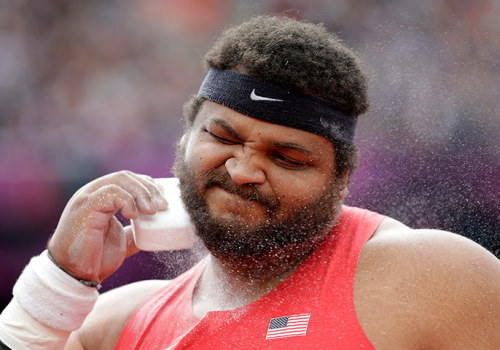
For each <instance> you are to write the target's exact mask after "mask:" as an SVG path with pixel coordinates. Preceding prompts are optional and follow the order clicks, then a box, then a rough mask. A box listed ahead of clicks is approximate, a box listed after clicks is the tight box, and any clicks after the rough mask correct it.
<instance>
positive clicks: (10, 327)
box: [0, 252, 98, 350]
mask: <svg viewBox="0 0 500 350" xmlns="http://www.w3.org/2000/svg"><path fill="white" fill-rule="evenodd" d="M13 294H14V298H13V299H12V301H11V302H10V303H9V305H8V306H7V307H6V308H5V310H4V311H3V312H2V314H1V315H0V340H1V341H2V342H3V343H4V344H5V345H6V346H8V347H10V348H11V349H13V350H18V349H28V348H29V349H36V350H39V349H62V348H63V347H64V344H65V343H66V341H67V339H68V337H69V335H70V334H71V332H72V331H74V330H76V329H78V328H79V327H80V326H81V324H82V323H83V321H84V320H85V317H86V316H87V314H88V313H89V312H90V311H91V310H92V308H93V306H94V304H95V301H96V300H97V296H98V294H97V291H96V289H95V288H90V287H87V286H85V285H83V284H82V283H80V282H79V281H78V280H76V279H74V278H73V277H71V276H69V275H68V274H67V273H65V272H64V271H62V270H60V269H59V268H58V267H57V266H56V265H55V264H54V263H53V262H52V261H50V259H49V258H48V256H47V253H46V252H44V253H43V254H42V255H40V256H38V257H35V258H33V259H32V260H31V262H30V263H29V264H28V266H27V267H26V268H25V270H24V271H23V273H22V274H21V276H20V277H19V279H18V281H17V282H16V285H15V286H14V293H13Z"/></svg>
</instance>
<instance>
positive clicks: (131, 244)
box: [124, 226, 140, 257]
mask: <svg viewBox="0 0 500 350" xmlns="http://www.w3.org/2000/svg"><path fill="white" fill-rule="evenodd" d="M124 233H125V237H126V239H127V257H129V256H131V255H134V254H135V253H137V252H139V250H140V249H139V248H137V246H136V245H135V241H134V232H133V230H132V226H127V227H125V228H124Z"/></svg>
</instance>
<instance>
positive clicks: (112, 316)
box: [65, 280, 168, 350]
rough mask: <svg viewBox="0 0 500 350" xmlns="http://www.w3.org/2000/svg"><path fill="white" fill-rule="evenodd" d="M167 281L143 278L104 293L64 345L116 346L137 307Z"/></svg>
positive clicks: (75, 349) (76, 348) (88, 349)
mask: <svg viewBox="0 0 500 350" xmlns="http://www.w3.org/2000/svg"><path fill="white" fill-rule="evenodd" d="M167 283H168V281H159V280H152V281H141V282H136V283H133V284H129V285H126V286H123V287H120V288H117V289H114V290H111V291H109V292H107V293H104V294H102V295H101V296H100V297H99V300H98V301H97V303H96V306H95V307H94V310H93V311H92V312H91V313H90V314H89V316H88V317H87V318H86V320H85V322H84V323H83V325H82V327H81V328H80V329H79V330H78V331H75V332H73V333H72V334H71V336H70V338H69V340H68V343H67V344H66V347H65V349H67V350H99V349H102V350H105V349H106V350H107V349H114V348H115V346H116V343H117V341H118V338H119V337H120V334H121V332H122V330H123V328H124V327H125V324H126V323H127V321H128V319H129V318H130V316H131V315H132V314H133V313H134V311H135V310H136V309H137V308H138V307H139V306H140V305H141V304H142V303H143V302H144V301H146V299H148V298H149V297H150V296H151V295H153V294H154V293H155V292H156V291H158V290H159V289H161V288H162V287H164V286H165V285H166V284H167Z"/></svg>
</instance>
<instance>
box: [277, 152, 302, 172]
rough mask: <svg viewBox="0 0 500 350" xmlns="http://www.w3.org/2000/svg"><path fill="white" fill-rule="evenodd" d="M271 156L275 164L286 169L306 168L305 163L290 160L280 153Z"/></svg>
mask: <svg viewBox="0 0 500 350" xmlns="http://www.w3.org/2000/svg"><path fill="white" fill-rule="evenodd" d="M271 156H272V158H273V159H274V162H275V163H276V164H278V165H279V166H281V167H284V168H287V169H302V168H304V167H306V166H307V163H304V162H298V161H295V160H292V159H290V158H288V157H287V156H285V155H283V154H281V153H273V154H272V155H271Z"/></svg>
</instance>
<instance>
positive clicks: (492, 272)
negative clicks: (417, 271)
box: [422, 231, 500, 349]
mask: <svg viewBox="0 0 500 350" xmlns="http://www.w3.org/2000/svg"><path fill="white" fill-rule="evenodd" d="M426 234H429V235H434V236H435V238H434V239H433V240H432V241H431V242H430V244H428V245H431V244H432V248H430V252H429V257H428V262H427V264H425V268H426V270H425V271H427V270H428V269H432V271H430V272H428V273H429V275H430V278H429V282H430V283H429V287H428V289H429V290H428V292H427V293H426V295H425V298H424V305H426V306H427V305H428V307H429V308H431V307H432V308H435V309H436V311H435V312H433V313H431V315H433V316H434V318H433V319H430V320H429V323H430V325H431V327H433V329H434V330H435V331H434V332H433V333H432V334H433V338H434V340H433V342H434V344H436V345H440V347H438V348H443V349H457V348H467V349H498V348H499V347H500V261H499V260H498V259H497V258H496V257H495V256H494V255H493V254H491V253H490V252H488V251H487V250H486V249H484V248H482V247H481V246H479V245H478V244H476V243H474V242H472V241H471V240H469V239H467V238H464V237H461V236H458V235H450V234H446V233H442V232H436V231H431V232H427V233H426ZM423 272H424V271H422V273H423Z"/></svg>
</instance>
